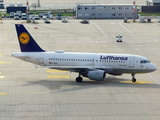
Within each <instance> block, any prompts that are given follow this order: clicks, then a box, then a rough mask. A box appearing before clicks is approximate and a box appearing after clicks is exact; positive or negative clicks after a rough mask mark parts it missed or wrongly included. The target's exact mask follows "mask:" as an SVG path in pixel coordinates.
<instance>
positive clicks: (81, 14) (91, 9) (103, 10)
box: [74, 4, 137, 19]
mask: <svg viewBox="0 0 160 120" xmlns="http://www.w3.org/2000/svg"><path fill="white" fill-rule="evenodd" d="M74 11H75V16H76V18H78V19H124V18H125V17H126V18H129V19H131V18H133V17H134V14H133V5H131V4H130V5H127V4H125V5H122V4H114V5H111V4H78V5H76V6H75V9H74ZM135 11H137V5H135ZM135 16H136V17H137V12H136V13H135Z"/></svg>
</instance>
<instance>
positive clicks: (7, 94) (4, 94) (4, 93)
mask: <svg viewBox="0 0 160 120" xmlns="http://www.w3.org/2000/svg"><path fill="white" fill-rule="evenodd" d="M0 95H8V93H0Z"/></svg>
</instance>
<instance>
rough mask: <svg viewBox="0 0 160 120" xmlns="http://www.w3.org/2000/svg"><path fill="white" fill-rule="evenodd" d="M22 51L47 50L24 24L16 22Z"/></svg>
mask: <svg viewBox="0 0 160 120" xmlns="http://www.w3.org/2000/svg"><path fill="white" fill-rule="evenodd" d="M15 27H16V31H17V36H18V41H19V45H20V48H21V52H45V51H44V50H43V49H42V48H41V47H40V46H39V45H38V44H37V43H36V41H35V40H34V39H33V38H32V36H31V35H30V34H29V32H28V31H27V30H26V28H25V27H24V26H23V25H22V24H15Z"/></svg>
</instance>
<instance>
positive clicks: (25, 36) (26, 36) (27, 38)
mask: <svg viewBox="0 0 160 120" xmlns="http://www.w3.org/2000/svg"><path fill="white" fill-rule="evenodd" d="M19 41H20V42H21V43H22V44H27V43H28V42H29V41H30V36H29V34H28V33H26V32H23V33H21V34H20V35H19Z"/></svg>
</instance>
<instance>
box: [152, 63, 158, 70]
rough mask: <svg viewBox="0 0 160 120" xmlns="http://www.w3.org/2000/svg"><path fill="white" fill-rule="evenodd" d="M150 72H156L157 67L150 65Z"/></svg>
mask: <svg viewBox="0 0 160 120" xmlns="http://www.w3.org/2000/svg"><path fill="white" fill-rule="evenodd" d="M151 70H152V71H155V70H157V67H156V65H155V64H153V63H152V65H151Z"/></svg>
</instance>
